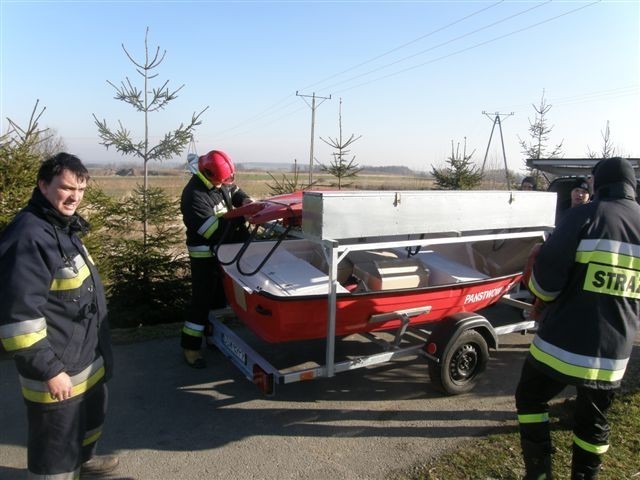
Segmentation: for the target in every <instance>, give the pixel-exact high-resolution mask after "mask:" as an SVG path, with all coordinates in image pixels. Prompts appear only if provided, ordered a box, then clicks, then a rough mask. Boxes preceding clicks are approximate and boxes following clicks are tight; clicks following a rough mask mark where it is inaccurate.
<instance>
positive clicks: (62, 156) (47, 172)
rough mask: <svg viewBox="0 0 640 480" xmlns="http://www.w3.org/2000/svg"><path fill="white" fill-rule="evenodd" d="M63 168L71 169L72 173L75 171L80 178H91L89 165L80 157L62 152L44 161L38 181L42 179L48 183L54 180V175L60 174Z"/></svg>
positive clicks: (39, 171)
mask: <svg viewBox="0 0 640 480" xmlns="http://www.w3.org/2000/svg"><path fill="white" fill-rule="evenodd" d="M63 170H69V171H70V172H71V173H74V174H75V175H76V177H78V179H79V180H86V181H87V182H88V181H89V178H91V177H90V176H89V171H88V170H87V167H85V166H84V165H83V164H82V161H81V160H80V159H79V158H78V157H76V156H75V155H71V154H70V153H66V152H60V153H58V154H56V155H54V156H53V157H49V158H47V159H46V160H45V161H44V162H42V164H41V165H40V170H38V179H37V181H38V182H39V181H41V180H42V181H43V182H44V183H46V184H47V185H48V184H50V183H51V181H52V180H53V177H57V176H58V175H60V174H61V173H62V172H63Z"/></svg>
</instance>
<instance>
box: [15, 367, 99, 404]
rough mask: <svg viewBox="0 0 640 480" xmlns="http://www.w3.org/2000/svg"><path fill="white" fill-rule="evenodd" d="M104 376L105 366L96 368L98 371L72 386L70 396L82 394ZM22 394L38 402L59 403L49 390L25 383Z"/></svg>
mask: <svg viewBox="0 0 640 480" xmlns="http://www.w3.org/2000/svg"><path fill="white" fill-rule="evenodd" d="M102 377H104V366H102V367H100V368H99V369H98V370H96V372H95V373H94V374H93V375H91V376H90V377H89V378H88V379H87V380H85V381H84V382H81V383H79V384H77V385H74V386H73V387H72V388H71V397H70V398H73V397H77V396H78V395H82V394H83V393H85V392H86V391H87V390H89V389H90V388H91V387H93V386H94V385H95V384H96V383H98V382H99V381H100V380H101V379H102ZM43 383H44V382H43ZM22 395H23V396H24V398H26V399H27V400H30V401H32V402H36V403H57V402H58V400H56V399H54V398H51V395H50V394H49V392H48V391H46V392H41V391H37V390H31V389H29V388H27V387H25V386H24V385H23V386H22Z"/></svg>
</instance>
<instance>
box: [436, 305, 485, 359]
mask: <svg viewBox="0 0 640 480" xmlns="http://www.w3.org/2000/svg"><path fill="white" fill-rule="evenodd" d="M467 330H476V331H477V332H478V333H480V334H481V335H482V336H483V337H484V339H485V341H486V342H487V345H488V346H489V347H490V348H493V349H497V348H498V335H497V334H496V332H495V330H494V329H493V326H492V325H491V323H489V320H487V319H486V318H485V317H483V316H482V315H479V314H477V313H475V312H458V313H455V314H453V315H450V316H448V317H445V318H444V319H442V321H440V322H438V324H437V326H436V327H435V328H433V329H432V330H431V334H430V335H429V338H428V340H427V342H426V343H425V353H426V356H427V358H429V359H430V360H432V361H435V362H438V363H439V362H440V360H441V359H442V357H443V356H444V355H445V353H446V351H447V346H448V345H451V344H452V343H453V342H455V341H456V339H457V338H458V337H459V336H460V335H462V333H464V332H465V331H467Z"/></svg>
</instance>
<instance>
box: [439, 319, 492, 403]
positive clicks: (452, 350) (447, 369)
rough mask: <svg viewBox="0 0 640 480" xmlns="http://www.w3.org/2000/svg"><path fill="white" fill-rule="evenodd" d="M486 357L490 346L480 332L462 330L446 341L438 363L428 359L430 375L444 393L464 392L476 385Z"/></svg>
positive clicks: (485, 363) (456, 393)
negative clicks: (448, 342)
mask: <svg viewBox="0 0 640 480" xmlns="http://www.w3.org/2000/svg"><path fill="white" fill-rule="evenodd" d="M488 360H489V347H488V346H487V341H486V340H485V339H484V337H483V336H482V334H480V333H479V332H477V331H476V330H465V331H464V332H462V333H461V334H460V335H459V336H458V337H457V338H455V340H454V341H453V342H451V344H449V345H447V347H446V350H445V353H444V355H443V356H442V359H441V361H440V363H436V362H433V361H430V362H429V377H430V378H431V382H432V383H433V384H434V385H435V386H436V387H437V388H438V389H439V390H441V391H443V392H444V393H447V394H449V395H459V394H461V393H467V392H469V391H470V390H472V389H473V387H475V385H476V383H477V381H478V377H479V376H480V374H481V373H482V372H483V371H484V370H485V368H486V366H487V361H488Z"/></svg>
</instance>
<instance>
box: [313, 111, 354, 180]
mask: <svg viewBox="0 0 640 480" xmlns="http://www.w3.org/2000/svg"><path fill="white" fill-rule="evenodd" d="M338 129H339V134H338V137H337V138H331V137H329V140H325V139H324V138H322V137H320V140H322V141H323V142H324V143H326V144H327V145H329V146H330V147H332V148H333V149H334V150H335V151H334V152H333V153H332V154H331V155H332V156H333V160H332V161H331V163H330V164H329V165H328V166H325V165H322V164H320V165H321V169H322V171H324V172H327V173H329V174H330V175H333V176H334V177H336V178H337V179H338V190H340V189H342V187H344V186H348V185H345V184H344V183H343V182H344V179H346V178H353V177H356V176H357V175H358V173H359V172H360V171H361V170H362V168H360V167H359V166H358V164H357V163H355V160H356V157H355V155H354V156H353V157H351V160H347V158H346V157H347V156H348V155H349V153H350V151H349V150H348V148H349V147H350V146H351V145H353V144H354V143H355V142H356V141H357V140H358V139H360V138H361V137H362V135H360V136H358V137H356V136H355V134H353V133H352V134H351V136H350V137H349V138H348V139H346V140H343V139H342V98H341V99H340V105H339V107H338Z"/></svg>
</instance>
